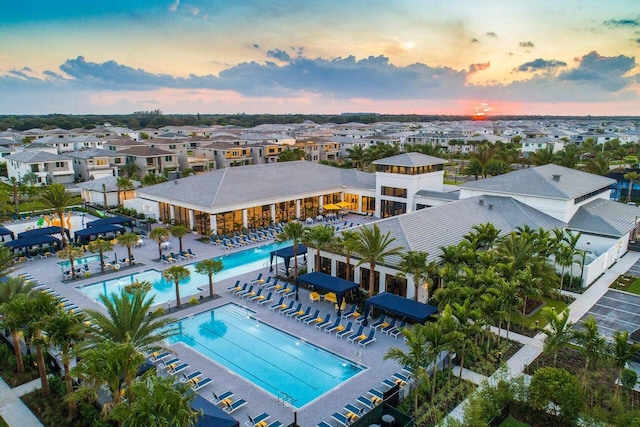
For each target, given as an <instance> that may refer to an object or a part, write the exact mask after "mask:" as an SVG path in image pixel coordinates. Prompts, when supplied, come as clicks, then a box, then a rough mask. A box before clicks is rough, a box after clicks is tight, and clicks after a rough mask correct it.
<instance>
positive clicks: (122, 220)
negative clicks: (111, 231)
mask: <svg viewBox="0 0 640 427" xmlns="http://www.w3.org/2000/svg"><path fill="white" fill-rule="evenodd" d="M103 225H126V226H128V227H133V223H132V219H131V218H127V217H125V216H112V217H108V218H101V219H96V220H95V221H89V222H88V223H87V227H100V226H103Z"/></svg>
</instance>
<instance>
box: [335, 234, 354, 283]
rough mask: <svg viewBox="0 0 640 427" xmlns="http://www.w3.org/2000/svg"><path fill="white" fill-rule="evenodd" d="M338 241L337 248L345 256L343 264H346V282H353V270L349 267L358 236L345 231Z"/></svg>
mask: <svg viewBox="0 0 640 427" xmlns="http://www.w3.org/2000/svg"><path fill="white" fill-rule="evenodd" d="M341 234H342V236H341V237H340V239H339V247H340V250H341V251H342V253H343V254H344V256H345V263H346V264H347V271H346V273H347V280H353V268H352V267H351V255H352V254H353V253H354V252H355V250H356V245H357V243H358V235H357V233H356V232H355V231H352V230H345V231H343V232H342V233H341Z"/></svg>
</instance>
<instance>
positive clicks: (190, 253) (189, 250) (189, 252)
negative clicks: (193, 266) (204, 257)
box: [187, 248, 198, 258]
mask: <svg viewBox="0 0 640 427" xmlns="http://www.w3.org/2000/svg"><path fill="white" fill-rule="evenodd" d="M187 253H188V254H189V255H191V258H198V254H194V253H193V252H192V251H191V248H187Z"/></svg>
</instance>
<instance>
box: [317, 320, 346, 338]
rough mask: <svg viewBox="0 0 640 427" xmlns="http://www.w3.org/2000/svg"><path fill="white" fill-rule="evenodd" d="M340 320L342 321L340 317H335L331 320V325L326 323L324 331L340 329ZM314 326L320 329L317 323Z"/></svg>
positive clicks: (329, 331) (330, 331)
mask: <svg viewBox="0 0 640 427" xmlns="http://www.w3.org/2000/svg"><path fill="white" fill-rule="evenodd" d="M340 322H342V317H336V320H334V321H333V324H332V325H327V326H325V327H324V331H325V332H326V333H328V334H330V333H332V332H334V331H336V330H338V329H340V326H342V325H340ZM316 328H318V329H322V328H320V327H319V326H318V325H316Z"/></svg>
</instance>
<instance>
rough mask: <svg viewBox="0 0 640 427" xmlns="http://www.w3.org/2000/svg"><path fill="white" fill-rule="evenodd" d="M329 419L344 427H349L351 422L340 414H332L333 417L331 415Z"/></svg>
mask: <svg viewBox="0 0 640 427" xmlns="http://www.w3.org/2000/svg"><path fill="white" fill-rule="evenodd" d="M331 418H333V419H334V420H336V421H337V422H339V423H340V424H342V425H343V426H345V427H347V426H349V425H351V423H352V421H351V420H350V419H349V418H347V416H346V415H345V414H341V413H340V412H334V413H333V415H331Z"/></svg>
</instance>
